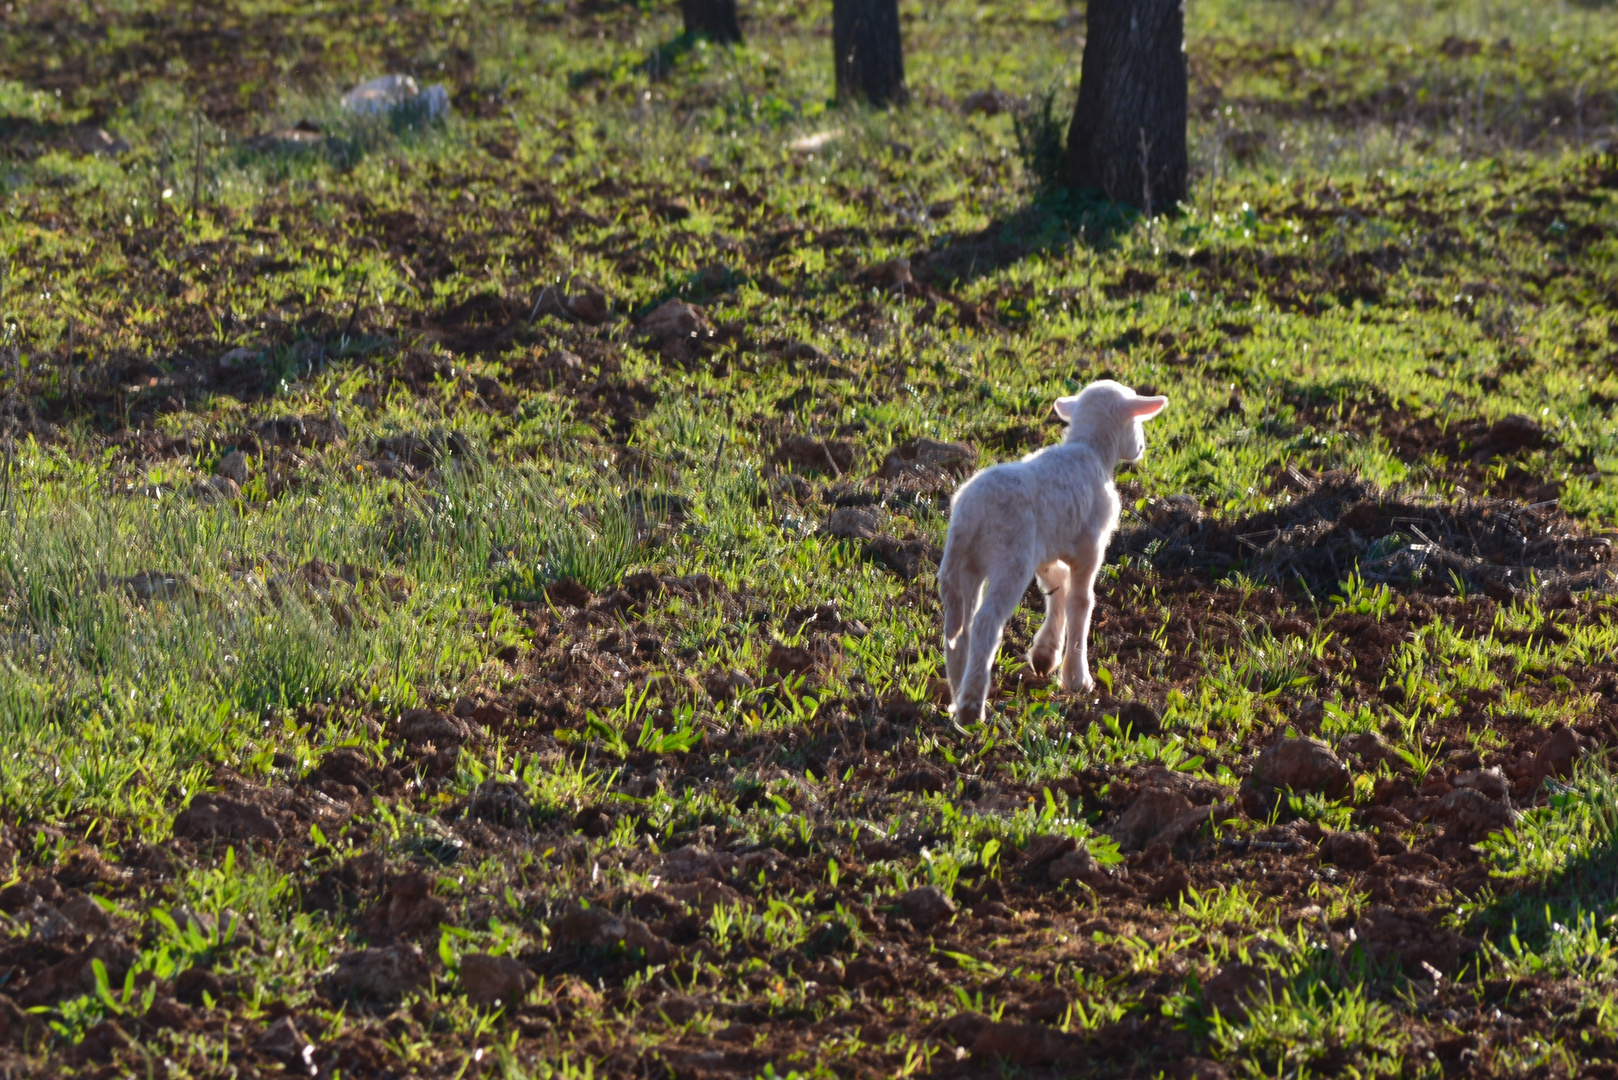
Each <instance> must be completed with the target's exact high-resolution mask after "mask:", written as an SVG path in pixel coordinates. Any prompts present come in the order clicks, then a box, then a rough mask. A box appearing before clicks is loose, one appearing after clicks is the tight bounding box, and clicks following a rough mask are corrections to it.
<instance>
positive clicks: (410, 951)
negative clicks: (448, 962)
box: [328, 944, 432, 1001]
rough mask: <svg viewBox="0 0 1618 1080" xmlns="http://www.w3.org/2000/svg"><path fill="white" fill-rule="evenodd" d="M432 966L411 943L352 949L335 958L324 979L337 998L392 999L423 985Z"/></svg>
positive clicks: (428, 976)
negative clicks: (329, 974) (330, 971)
mask: <svg viewBox="0 0 1618 1080" xmlns="http://www.w3.org/2000/svg"><path fill="white" fill-rule="evenodd" d="M431 977H432V969H431V968H430V967H429V966H428V964H427V958H426V957H425V956H423V955H422V953H421V950H420V949H418V948H416V947H415V946H414V945H408V944H402V945H389V946H387V947H386V948H382V949H355V950H353V951H352V952H346V953H344V954H343V955H341V956H339V957H338V958H337V970H336V971H334V972H332V974H331V977H330V979H329V980H328V982H329V985H330V988H331V991H332V993H333V995H334V996H336V997H338V998H345V997H357V998H368V999H372V1000H376V1001H392V1000H396V999H398V998H400V997H403V996H404V995H405V994H408V993H410V992H411V991H412V990H419V989H420V988H422V987H423V986H426V985H427V981H428V979H430V978H431Z"/></svg>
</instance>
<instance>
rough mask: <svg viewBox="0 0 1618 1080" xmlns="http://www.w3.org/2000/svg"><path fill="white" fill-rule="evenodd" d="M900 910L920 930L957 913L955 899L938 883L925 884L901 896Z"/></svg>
mask: <svg viewBox="0 0 1618 1080" xmlns="http://www.w3.org/2000/svg"><path fill="white" fill-rule="evenodd" d="M899 910H900V911H902V912H903V913H904V917H905V918H907V919H909V920H910V922H911V923H912V924H913V925H914V926H915V927H916V929H918V930H924V931H925V930H927V929H928V928H930V927H932V926H933V925H934V924H936V923H939V922H942V921H943V920H945V919H947V918H949V917H950V916H951V915H953V914H955V901H953V900H951V899H950V898H949V897H948V896H947V895H945V893H944V890H943V889H940V888H939V887H938V886H937V885H923V886H921V887H920V888H918V889H911V890H910V891H909V892H907V893H905V894H904V895H903V896H901V897H899Z"/></svg>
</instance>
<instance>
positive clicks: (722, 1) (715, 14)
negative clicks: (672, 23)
mask: <svg viewBox="0 0 1618 1080" xmlns="http://www.w3.org/2000/svg"><path fill="white" fill-rule="evenodd" d="M680 14H681V15H683V16H685V32H686V33H688V34H690V35H691V36H692V37H705V38H707V39H708V40H709V41H715V42H718V43H719V44H721V45H739V44H741V41H742V28H741V25H740V24H739V23H738V22H737V21H736V0H680Z"/></svg>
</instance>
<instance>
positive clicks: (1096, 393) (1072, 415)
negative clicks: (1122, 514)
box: [938, 379, 1168, 724]
mask: <svg viewBox="0 0 1618 1080" xmlns="http://www.w3.org/2000/svg"><path fill="white" fill-rule="evenodd" d="M1167 404H1168V398H1165V397H1142V396H1140V395H1139V394H1137V393H1135V391H1133V390H1131V389H1129V387H1127V386H1121V385H1120V384H1118V383H1115V382H1113V381H1112V380H1110V379H1103V380H1101V381H1100V382H1094V383H1091V384H1090V385H1089V386H1086V387H1085V388H1084V389H1083V390H1082V391H1081V392H1080V393H1079V394H1078V395H1076V396H1074V397H1065V398H1058V399H1057V402H1056V413H1057V415H1058V416H1060V417H1061V418H1062V419H1063V420H1066V421H1067V437H1066V438H1065V439H1063V440H1062V442H1061V443H1060V444H1058V445H1056V446H1048V447H1046V448H1045V449H1043V450H1039V451H1036V452H1034V453H1032V454H1029V455H1028V456H1027V457H1025V458H1023V459H1022V460H1021V461H1013V462H1007V463H1005V464H1002V465H995V466H993V467H991V468H988V469H984V470H983V471H982V472H979V473H978V474H977V475H976V476H973V477H972V478H971V479H970V480H968V481H967V482H966V483H965V484H963V485H961V488H960V490H959V491H957V492H956V493H955V498H954V500H953V501H952V502H951V509H950V523H949V538H948V539H947V540H946V541H945V542H944V559H943V562H942V563H941V564H940V566H939V568H938V587H939V591H940V592H941V593H943V601H944V656H945V666H946V667H947V669H948V674H949V688H950V694H951V697H952V699H953V701H954V706H953V709H954V713H955V722H956V723H958V724H970V723H975V722H977V721H979V720H981V719H982V718H983V702H984V698H985V697H986V696H987V694H988V689H989V676H990V673H991V672H992V671H993V669H994V660H995V656H996V655H997V654H998V653H999V651H1000V637H1001V633H1002V631H1003V630H1004V629H1005V625H1006V620H1007V619H1009V618H1011V613H1012V612H1013V611H1015V610H1016V609H1017V601H1018V600H1019V599H1021V598H1022V595H1023V593H1024V591H1026V590H1027V588H1028V580H1029V579H1030V578H1031V577H1034V576H1036V575H1037V576H1038V578H1039V581H1040V588H1041V590H1042V591H1043V592H1044V593H1045V622H1044V624H1043V625H1042V626H1041V627H1040V628H1039V632H1038V633H1037V634H1035V635H1034V643H1033V647H1032V648H1030V649H1029V650H1028V664H1029V666H1030V667H1032V668H1033V669H1034V670H1035V671H1036V672H1038V673H1039V674H1041V675H1044V674H1047V673H1049V672H1050V671H1052V670H1053V669H1054V668H1055V667H1056V664H1057V662H1058V661H1059V660H1060V661H1062V686H1063V688H1064V689H1067V690H1085V691H1087V690H1090V689H1092V688H1093V687H1094V686H1095V681H1094V680H1093V679H1091V677H1090V665H1089V662H1088V660H1087V658H1086V656H1085V643H1086V641H1087V639H1088V638H1089V636H1090V613H1091V611H1092V609H1093V608H1094V607H1095V577H1096V571H1098V570H1099V569H1101V560H1102V558H1103V557H1104V556H1105V554H1106V551H1107V541H1108V539H1109V538H1110V537H1111V536H1112V531H1113V529H1115V528H1116V527H1117V525H1118V510H1119V506H1118V492H1117V489H1115V488H1114V487H1113V485H1112V474H1113V470H1114V469H1116V468H1117V466H1118V464H1119V462H1123V461H1138V460H1139V459H1140V457H1141V455H1142V454H1144V453H1145V452H1146V432H1145V430H1144V429H1143V428H1142V426H1141V422H1142V421H1143V420H1147V419H1149V418H1150V417H1153V416H1156V415H1157V414H1158V413H1159V412H1161V411H1162V410H1163V407H1164V406H1165V405H1167ZM980 597H981V601H980ZM968 624H970V629H968ZM1069 624H1071V625H1072V627H1073V633H1072V637H1071V641H1072V646H1073V647H1072V648H1071V649H1070V650H1069V651H1068V653H1067V656H1066V658H1065V660H1064V659H1063V656H1062V651H1063V638H1064V632H1065V631H1066V630H1067V627H1068V626H1069Z"/></svg>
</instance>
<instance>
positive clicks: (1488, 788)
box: [1450, 769, 1511, 802]
mask: <svg viewBox="0 0 1618 1080" xmlns="http://www.w3.org/2000/svg"><path fill="white" fill-rule="evenodd" d="M1450 783H1451V785H1452V786H1454V787H1457V788H1471V789H1472V790H1473V791H1476V792H1478V793H1479V794H1482V795H1486V796H1488V797H1489V798H1491V799H1493V800H1495V801H1496V802H1505V801H1506V800H1507V798H1508V797H1509V796H1510V795H1511V782H1510V781H1508V780H1507V779H1506V777H1505V774H1503V773H1502V772H1501V771H1500V770H1499V769H1471V770H1468V771H1467V772H1463V773H1457V774H1456V775H1455V779H1454V780H1452V781H1451V782H1450Z"/></svg>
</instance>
